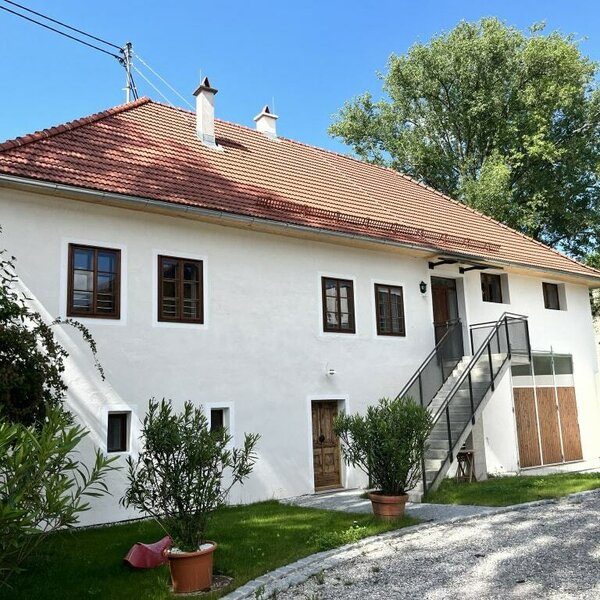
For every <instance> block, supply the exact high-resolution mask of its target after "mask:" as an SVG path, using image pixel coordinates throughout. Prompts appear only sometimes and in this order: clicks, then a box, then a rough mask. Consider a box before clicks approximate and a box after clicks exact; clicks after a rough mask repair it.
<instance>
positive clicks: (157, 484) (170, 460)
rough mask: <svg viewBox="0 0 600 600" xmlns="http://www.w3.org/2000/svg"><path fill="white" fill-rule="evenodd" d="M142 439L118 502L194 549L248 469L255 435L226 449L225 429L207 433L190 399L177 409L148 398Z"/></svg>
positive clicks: (200, 413) (199, 411)
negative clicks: (127, 485)
mask: <svg viewBox="0 0 600 600" xmlns="http://www.w3.org/2000/svg"><path fill="white" fill-rule="evenodd" d="M142 438H143V440H144V448H143V450H142V451H141V453H140V455H139V457H138V458H137V460H135V461H134V460H133V459H131V458H129V459H128V463H127V464H128V475H127V478H128V480H129V487H128V489H127V492H126V493H125V496H124V497H123V498H122V499H121V502H122V503H123V504H124V505H125V506H133V507H135V508H137V509H139V510H141V511H142V512H144V513H146V514H148V515H150V516H152V517H154V518H155V519H156V520H157V521H158V522H159V523H160V524H161V525H162V526H163V528H164V529H165V530H166V531H167V532H168V533H169V534H170V535H171V537H172V538H173V541H174V543H175V545H176V546H177V547H178V548H179V549H181V550H186V551H194V550H197V549H198V548H199V547H200V545H201V544H202V542H203V541H205V531H206V526H207V523H208V520H209V518H210V515H211V514H212V512H213V511H214V510H215V509H216V508H218V507H219V506H221V505H222V504H224V502H225V500H226V498H227V496H228V494H229V491H230V490H231V488H232V486H233V485H235V484H236V483H242V482H243V481H244V479H246V478H247V477H248V476H249V475H250V473H251V472H252V469H253V466H254V463H255V461H256V455H255V453H254V448H255V446H256V443H257V442H258V439H259V436H258V435H256V434H245V436H244V444H243V447H242V448H230V447H229V444H230V442H231V439H232V438H231V436H230V435H229V434H228V433H227V430H226V429H219V430H217V431H210V427H209V424H208V420H207V418H206V416H205V415H204V412H203V410H202V408H201V407H197V406H194V405H193V404H192V403H191V402H189V401H188V402H186V403H185V404H184V408H183V411H182V412H181V413H175V412H173V408H172V405H171V401H170V400H168V401H167V400H165V399H163V400H162V401H161V402H160V403H159V402H158V401H156V400H155V399H151V400H150V404H149V407H148V412H147V414H146V416H145V417H144V424H143V429H142ZM226 473H227V477H228V480H227V483H226V484H224V483H223V479H224V476H225V474H226Z"/></svg>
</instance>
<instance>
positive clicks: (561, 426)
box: [513, 387, 583, 468]
mask: <svg viewBox="0 0 600 600" xmlns="http://www.w3.org/2000/svg"><path fill="white" fill-rule="evenodd" d="M513 395H514V400H515V420H516V425H517V440H518V444H519V459H520V464H521V467H522V468H526V467H537V466H541V465H551V464H557V463H561V462H569V461H574V460H582V458H583V453H582V451H581V437H580V433H579V421H578V418H577V402H576V399H575V388H573V387H556V388H555V387H536V388H535V390H534V388H532V387H530V388H525V387H523V388H513ZM536 408H537V414H536ZM540 450H541V451H540Z"/></svg>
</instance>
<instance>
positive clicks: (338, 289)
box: [321, 277, 356, 333]
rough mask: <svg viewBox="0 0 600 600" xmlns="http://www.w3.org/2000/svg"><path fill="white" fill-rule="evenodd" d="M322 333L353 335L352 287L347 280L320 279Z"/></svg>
mask: <svg viewBox="0 0 600 600" xmlns="http://www.w3.org/2000/svg"><path fill="white" fill-rule="evenodd" d="M321 286H322V295H323V331H337V332H339V333H355V331H356V328H355V325H354V285H353V283H352V281H350V280H348V279H334V278H333V277H322V278H321Z"/></svg>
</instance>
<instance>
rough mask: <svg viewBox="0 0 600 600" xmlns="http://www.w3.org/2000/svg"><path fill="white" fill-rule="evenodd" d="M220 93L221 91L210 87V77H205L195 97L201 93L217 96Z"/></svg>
mask: <svg viewBox="0 0 600 600" xmlns="http://www.w3.org/2000/svg"><path fill="white" fill-rule="evenodd" d="M218 91H219V90H217V89H216V88H214V87H212V86H211V85H210V81H209V80H208V77H205V78H204V79H203V80H202V83H201V84H200V85H199V86H198V89H197V90H196V91H195V92H194V96H197V95H198V94H199V93H200V92H211V93H213V94H216V93H217V92H218Z"/></svg>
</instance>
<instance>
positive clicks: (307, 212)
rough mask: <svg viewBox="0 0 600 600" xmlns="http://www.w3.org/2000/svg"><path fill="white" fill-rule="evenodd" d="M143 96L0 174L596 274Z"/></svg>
mask: <svg viewBox="0 0 600 600" xmlns="http://www.w3.org/2000/svg"><path fill="white" fill-rule="evenodd" d="M215 128H216V137H217V143H218V144H219V146H220V147H221V149H220V150H215V149H212V148H208V147H206V146H205V145H203V144H202V143H201V142H200V141H198V139H197V137H196V117H195V115H194V114H193V113H191V112H188V111H185V110H182V109H179V108H174V107H170V106H166V105H163V104H160V103H157V102H153V101H151V100H150V99H148V98H141V99H140V100H137V101H135V102H132V103H130V104H125V105H122V106H118V107H115V108H112V109H110V110H107V111H104V112H102V113H98V114H96V115H92V116H89V117H85V118H83V119H79V120H76V121H72V122H70V123H66V124H64V125H60V126H59V127H52V128H50V129H46V130H44V131H40V132H37V133H34V134H32V135H28V136H25V137H21V138H17V139H15V140H11V141H7V142H4V143H3V144H0V173H4V174H8V175H13V176H17V177H24V178H28V179H36V180H43V181H49V182H53V183H59V184H65V185H70V186H77V187H81V188H87V189H92V190H101V191H104V192H110V193H114V194H125V195H128V196H138V197H142V198H151V199H155V200H160V201H164V202H168V203H174V204H179V205H188V206H196V207H202V208H205V209H209V210H218V211H224V212H229V213H234V214H242V215H249V216H254V217H259V218H265V219H270V220H274V221H281V222H288V223H294V224H299V225H304V226H308V227H314V228H321V229H325V230H331V231H336V232H344V233H353V234H359V235H363V236H369V237H372V238H374V239H382V240H391V241H395V242H401V243H406V244H414V245H417V246H419V247H424V248H430V249H432V250H433V251H435V252H438V253H440V254H444V253H446V254H462V255H465V256H470V257H475V258H479V259H482V260H484V259H485V260H487V261H497V262H498V263H499V264H500V263H506V262H508V263H514V264H518V265H523V266H529V267H534V268H536V267H537V268H542V269H552V270H557V271H563V272H566V273H573V274H578V275H583V276H587V277H590V278H600V271H596V270H594V269H591V268H589V267H586V266H585V265H583V264H581V263H578V262H577V261H574V260H572V259H570V258H568V257H566V256H564V255H562V254H560V253H559V252H556V251H554V250H551V249H550V248H547V247H546V246H544V245H543V244H540V243H538V242H535V241H534V240H532V239H529V238H527V237H526V236H524V235H522V234H520V233H517V232H516V231H513V230H511V229H509V228H508V227H506V226H504V225H502V224H500V223H498V222H496V221H494V220H493V219H491V218H489V217H486V216H484V215H481V214H479V213H478V212H476V211H474V210H472V209H470V208H468V207H466V206H464V205H463V204H461V203H459V202H457V201H455V200H452V199H451V198H448V197H446V196H444V195H443V194H440V193H439V192H436V191H435V190H433V189H431V188H428V187H426V186H424V185H421V184H419V183H417V182H415V181H414V180H412V179H411V178H409V177H407V176H405V175H402V174H400V173H398V172H397V171H394V170H392V169H387V168H383V167H379V166H375V165H371V164H369V163H365V162H362V161H359V160H356V159H354V158H350V157H347V156H343V155H340V154H336V153H333V152H329V151H326V150H322V149H320V148H315V147H312V146H308V145H305V144H302V143H299V142H296V141H293V140H288V139H285V138H279V139H277V140H272V139H269V138H267V137H266V136H264V135H263V134H261V133H259V132H257V131H255V130H253V129H249V128H247V127H243V126H241V125H236V124H233V123H227V122H224V121H220V120H216V123H215Z"/></svg>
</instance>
